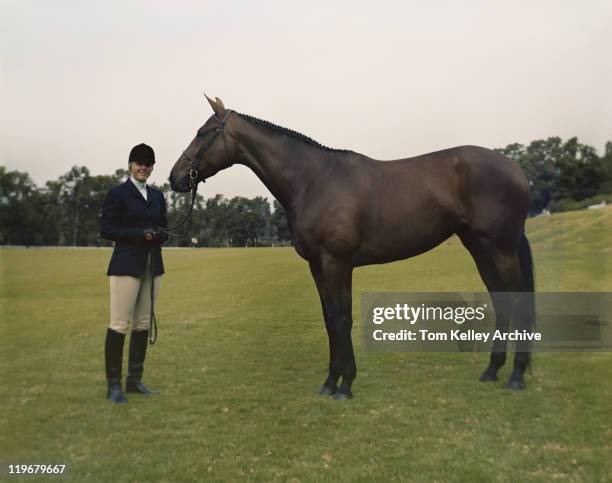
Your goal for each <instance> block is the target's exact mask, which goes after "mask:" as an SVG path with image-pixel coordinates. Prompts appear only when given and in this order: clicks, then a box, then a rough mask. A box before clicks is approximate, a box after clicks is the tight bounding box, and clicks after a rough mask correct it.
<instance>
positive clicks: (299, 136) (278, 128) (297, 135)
mask: <svg viewBox="0 0 612 483" xmlns="http://www.w3.org/2000/svg"><path fill="white" fill-rule="evenodd" d="M236 114H238V115H239V116H240V117H241V118H242V119H244V120H246V121H249V122H252V123H254V124H259V125H260V126H264V127H268V128H270V129H273V130H274V131H276V132H279V133H281V134H285V135H287V136H289V137H292V138H294V139H297V140H298V141H302V142H304V143H306V144H309V145H311V146H314V147H315V148H318V149H321V150H323V151H331V152H336V153H347V152H349V150H348V149H334V148H328V147H327V146H323V145H322V144H321V143H319V142H317V141H315V140H314V139H312V138H309V137H308V136H305V135H304V134H302V133H299V132H297V131H294V130H292V129H287V128H286V127H283V126H279V125H277V124H273V123H271V122H269V121H264V120H263V119H259V118H258V117H254V116H249V115H248V114H242V113H240V112H237V113H236Z"/></svg>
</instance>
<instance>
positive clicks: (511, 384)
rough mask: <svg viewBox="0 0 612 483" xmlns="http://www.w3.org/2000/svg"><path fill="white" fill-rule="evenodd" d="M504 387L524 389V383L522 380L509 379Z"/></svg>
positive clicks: (517, 389)
mask: <svg viewBox="0 0 612 483" xmlns="http://www.w3.org/2000/svg"><path fill="white" fill-rule="evenodd" d="M506 389H511V390H513V391H520V390H521V389H525V383H524V382H522V381H513V380H512V379H510V380H509V381H508V383H507V384H506Z"/></svg>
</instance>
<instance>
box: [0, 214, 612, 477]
mask: <svg viewBox="0 0 612 483" xmlns="http://www.w3.org/2000/svg"><path fill="white" fill-rule="evenodd" d="M527 232H528V236H529V237H530V240H531V242H532V247H533V251H534V258H535V263H536V277H537V282H536V283H537V288H538V290H540V291H563V290H567V291H570V290H571V291H612V270H611V268H612V265H611V264H612V256H611V255H612V253H611V249H612V248H611V247H612V209H610V208H607V209H603V210H596V211H582V212H571V213H565V214H560V215H555V216H550V217H542V218H537V219H534V220H530V221H529V224H528V230H527ZM0 257H1V258H0V262H1V275H2V277H1V285H0V296H1V302H0V303H1V304H2V321H1V326H0V330H1V332H0V337H1V339H0V354H1V356H0V370H1V374H2V395H1V396H0V397H1V404H2V406H1V408H2V410H1V413H0V429H1V445H0V462H1V463H2V464H3V465H6V464H9V463H35V464H39V463H46V464H48V463H62V464H66V465H67V466H68V470H67V473H66V474H65V475H64V476H63V479H64V480H67V481H79V482H80V481H130V482H135V481H142V482H144V481H168V482H175V481H241V480H245V479H246V480H257V481H335V480H357V481H388V480H396V481H415V482H429V481H432V482H433V481H470V482H471V481H482V482H489V481H521V482H525V481H551V480H559V481H611V480H612V456H611V455H612V383H611V381H612V354H610V353H590V354H567V353H566V354H554V353H548V354H537V355H536V366H535V368H536V369H535V371H534V374H533V375H531V376H528V377H527V379H526V382H527V384H528V388H527V390H526V391H522V392H510V391H507V390H504V389H503V388H502V387H503V383H504V382H505V379H506V378H507V376H508V375H509V370H510V366H509V365H507V366H506V367H505V368H504V369H503V372H502V374H501V376H502V377H501V378H500V382H499V383H497V384H486V385H484V384H481V383H478V382H477V378H478V376H479V374H480V372H481V371H482V369H483V368H484V367H485V365H486V362H487V360H488V355H487V354H478V353H476V354H471V353H470V354H466V353H461V354H449V353H440V354H436V353H426V354H408V353H370V352H364V351H363V350H361V342H360V336H361V330H360V323H359V315H360V314H359V310H360V307H359V300H360V297H359V296H358V295H359V292H360V291H385V290H388V291H459V290H462V291H481V290H483V289H484V287H483V285H482V282H481V281H480V279H479V277H478V275H477V273H476V270H475V268H474V266H473V262H472V260H471V259H470V258H469V255H468V254H467V252H466V251H465V250H464V249H463V247H462V246H461V244H460V243H459V242H458V241H457V240H456V239H451V240H449V241H448V242H447V243H445V244H444V245H443V246H441V247H439V248H438V249H436V250H434V251H432V252H430V253H427V254H425V255H422V256H420V257H417V258H415V259H411V260H407V261H403V262H398V263H394V264H389V265H382V266H373V267H366V268H362V269H359V270H357V271H356V273H355V282H354V290H355V295H356V296H355V297H354V299H355V302H354V319H355V329H354V335H353V337H354V341H355V345H356V357H357V364H358V377H357V379H356V381H355V384H354V386H353V389H354V393H355V399H353V400H352V401H343V402H342V401H341V402H336V401H332V400H329V399H326V398H321V397H319V396H317V395H316V390H317V389H318V387H319V385H320V384H321V383H322V381H323V379H324V378H325V375H326V365H327V357H328V355H327V336H326V333H325V330H324V325H323V322H322V317H321V310H320V307H319V301H318V296H317V294H316V292H315V288H314V284H313V283H312V281H311V278H310V274H309V271H308V267H307V265H306V263H305V262H304V261H302V260H301V259H300V258H299V257H298V256H297V254H295V253H294V251H293V250H292V249H288V248H271V249H199V250H187V249H185V250H167V251H165V252H164V259H165V264H166V270H167V274H166V275H165V276H164V277H163V282H162V291H161V295H160V299H159V306H158V310H157V313H158V320H159V321H160V322H159V326H160V337H159V340H158V342H157V344H156V345H155V346H154V347H152V348H151V349H150V351H149V354H148V358H147V365H146V371H145V377H144V380H145V382H146V383H147V384H149V385H151V386H152V387H154V388H157V389H160V390H161V391H162V394H161V395H159V396H157V397H154V398H143V397H138V396H134V395H132V396H131V397H129V403H128V404H126V405H123V406H116V405H113V404H111V403H109V402H108V401H106V400H105V399H104V395H105V380H104V368H103V340H104V334H105V331H106V327H107V318H108V280H107V278H106V276H105V271H106V266H107V263H108V259H109V257H110V250H103V249H100V250H87V249H30V250H25V249H23V250H18V249H3V250H0ZM53 478H55V479H57V477H53ZM10 480H11V481H12V480H14V478H10ZM27 480H28V481H31V480H32V478H31V477H29V478H27Z"/></svg>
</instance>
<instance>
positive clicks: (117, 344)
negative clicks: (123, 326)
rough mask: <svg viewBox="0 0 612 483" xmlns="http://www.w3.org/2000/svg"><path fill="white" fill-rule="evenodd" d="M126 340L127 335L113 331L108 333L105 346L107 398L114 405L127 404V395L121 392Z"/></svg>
mask: <svg viewBox="0 0 612 483" xmlns="http://www.w3.org/2000/svg"><path fill="white" fill-rule="evenodd" d="M124 340H125V334H121V333H119V332H115V331H114V330H113V329H108V330H107V331H106V343H105V344H104V356H105V359H106V382H107V385H108V388H107V391H106V398H107V399H110V400H111V401H113V402H114V403H125V402H127V399H126V398H125V394H123V391H122V390H121V365H122V361H123V342H124Z"/></svg>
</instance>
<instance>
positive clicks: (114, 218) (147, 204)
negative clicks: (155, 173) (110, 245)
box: [100, 179, 168, 277]
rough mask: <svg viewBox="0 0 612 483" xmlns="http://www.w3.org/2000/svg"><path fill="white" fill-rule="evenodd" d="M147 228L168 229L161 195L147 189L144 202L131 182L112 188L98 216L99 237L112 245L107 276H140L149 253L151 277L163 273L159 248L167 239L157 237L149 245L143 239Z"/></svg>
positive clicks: (164, 202) (164, 235) (149, 188)
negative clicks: (111, 241)
mask: <svg viewBox="0 0 612 483" xmlns="http://www.w3.org/2000/svg"><path fill="white" fill-rule="evenodd" d="M147 228H168V222H167V221H166V199H165V198H164V195H163V193H162V192H161V191H159V190H157V189H155V188H151V187H150V186H148V185H147V200H145V199H144V197H143V196H142V194H140V191H138V188H136V186H135V185H134V183H133V182H132V181H131V180H130V179H128V180H127V181H126V182H125V183H123V184H120V185H118V186H115V187H114V188H112V189H111V190H110V191H109V192H108V194H107V195H106V199H105V200H104V203H103V204H102V210H101V212H100V236H101V237H102V238H106V239H108V240H113V241H114V242H115V249H114V250H113V256H112V257H111V260H110V264H109V266H108V272H107V275H131V276H132V277H140V276H142V275H143V274H144V272H145V270H146V268H147V259H148V256H149V252H151V255H152V257H153V258H152V260H153V273H154V274H155V275H161V274H162V273H164V262H163V260H162V255H161V244H162V243H164V242H165V241H166V240H167V239H168V235H167V234H166V233H160V234H158V235H156V236H155V237H154V238H153V240H151V241H148V240H146V239H145V237H144V232H145V229H147Z"/></svg>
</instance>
